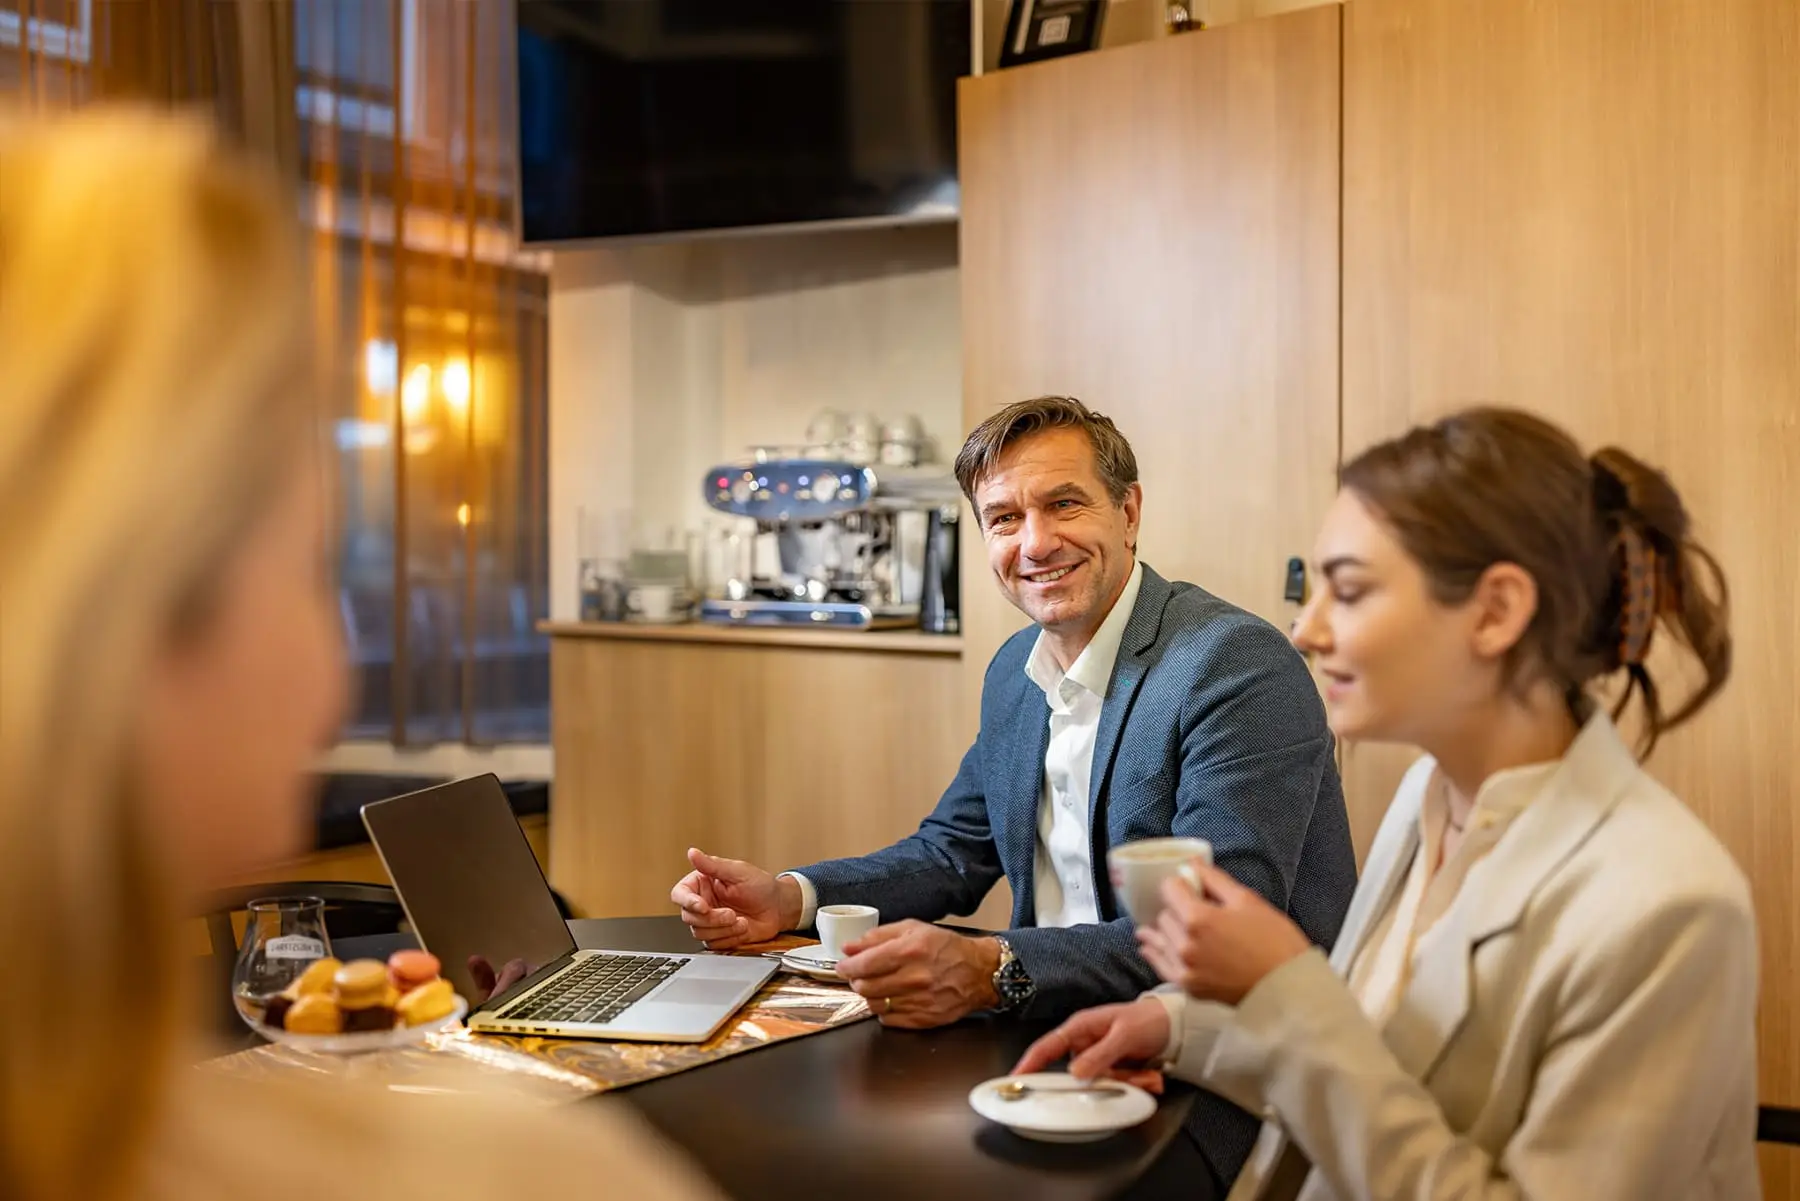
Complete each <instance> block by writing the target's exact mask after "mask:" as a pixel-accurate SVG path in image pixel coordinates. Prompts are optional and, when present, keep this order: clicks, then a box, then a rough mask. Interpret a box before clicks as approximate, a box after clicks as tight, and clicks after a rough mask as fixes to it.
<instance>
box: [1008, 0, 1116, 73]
mask: <svg viewBox="0 0 1800 1201" xmlns="http://www.w3.org/2000/svg"><path fill="white" fill-rule="evenodd" d="M1106 4H1107V0H1012V6H1011V8H1010V9H1008V11H1007V14H1006V40H1005V42H1003V43H1002V44H1001V46H1000V65H1001V66H1002V67H1014V66H1018V65H1019V64H1021V63H1035V62H1042V61H1043V60H1045V59H1049V58H1061V57H1063V56H1064V55H1065V54H1080V53H1081V52H1082V51H1083V50H1092V49H1094V48H1095V47H1097V46H1099V45H1100V27H1101V25H1102V24H1103V23H1104V22H1105V19H1106Z"/></svg>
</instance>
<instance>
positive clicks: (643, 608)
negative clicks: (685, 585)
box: [626, 584, 675, 622]
mask: <svg viewBox="0 0 1800 1201" xmlns="http://www.w3.org/2000/svg"><path fill="white" fill-rule="evenodd" d="M626 604H627V606H628V607H629V608H630V610H631V611H632V612H633V613H635V614H636V615H638V616H639V617H642V618H643V619H644V620H645V621H649V622H659V621H668V620H669V619H670V618H672V617H673V616H674V615H675V587H674V585H672V584H639V585H638V586H637V587H635V588H633V589H632V590H631V594H630V596H629V597H628V598H627V600H626Z"/></svg>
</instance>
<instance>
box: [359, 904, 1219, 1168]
mask: <svg viewBox="0 0 1800 1201" xmlns="http://www.w3.org/2000/svg"><path fill="white" fill-rule="evenodd" d="M569 929H570V931H571V932H572V933H573V934H574V936H575V941H576V943H577V944H579V945H580V946H583V947H595V948H600V949H604V950H618V951H691V950H693V949H694V943H693V941H692V940H691V939H690V938H689V937H688V935H687V931H686V929H685V928H684V927H683V926H682V924H681V921H680V919H678V918H676V917H673V916H670V917H651V918H608V919H588V920H577V921H572V922H570V923H569ZM409 943H410V940H408V939H404V938H401V937H398V936H396V937H384V938H364V939H348V938H346V939H339V940H336V944H335V945H334V948H333V949H334V951H336V953H337V954H339V955H340V956H343V957H349V958H353V957H356V956H361V955H370V956H376V957H385V956H386V955H387V954H389V953H391V952H392V951H393V950H395V949H397V948H399V947H400V946H403V945H408V944H409ZM1048 1028H1049V1027H1048V1026H1045V1025H1041V1024H1030V1023H1021V1022H1016V1021H1007V1020H1003V1019H972V1020H969V1021H965V1022H961V1023H958V1024H957V1025H955V1026H951V1027H949V1028H947V1029H943V1030H932V1031H907V1030H889V1029H886V1028H885V1027H883V1026H882V1025H881V1024H880V1023H878V1022H875V1021H866V1022H858V1023H856V1024H854V1025H852V1026H848V1027H845V1028H843V1029H839V1030H830V1031H826V1032H825V1033H822V1034H815V1035H811V1036H808V1037H806V1038H798V1039H793V1040H791V1041H789V1042H784V1043H778V1044H776V1045H774V1046H772V1047H767V1048H765V1049H763V1050H760V1051H753V1052H750V1053H748V1054H744V1055H738V1056H735V1057H734V1058H731V1059H727V1060H723V1061H721V1062H719V1063H715V1064H710V1065H708V1066H706V1067H703V1068H696V1069H693V1070H690V1071H687V1072H683V1073H680V1074H679V1075H675V1076H668V1077H664V1078H663V1079H661V1080H652V1081H650V1082H648V1083H645V1084H639V1085H635V1086H633V1087H631V1088H627V1089H622V1090H620V1091H618V1092H614V1093H607V1094H604V1095H602V1096H600V1097H598V1098H596V1099H595V1100H594V1101H592V1102H586V1104H597V1105H630V1106H631V1107H632V1108H633V1109H635V1110H636V1111H637V1112H638V1113H639V1114H640V1115H642V1116H643V1117H644V1118H646V1119H648V1120H649V1122H650V1123H651V1124H652V1125H653V1126H655V1127H656V1128H657V1129H658V1130H660V1131H662V1133H663V1134H664V1135H666V1136H667V1137H668V1138H669V1139H670V1140H671V1141H672V1142H674V1143H676V1144H677V1145H679V1146H681V1147H682V1148H684V1149H685V1150H687V1151H688V1152H689V1153H690V1154H691V1155H692V1156H693V1157H694V1158H695V1159H696V1160H697V1161H698V1162H699V1163H700V1165H701V1166H702V1167H703V1168H705V1169H706V1171H707V1172H708V1173H709V1174H710V1175H711V1176H712V1177H713V1179H714V1180H716V1181H717V1182H718V1183H719V1185H720V1186H721V1187H722V1188H723V1189H725V1191H727V1192H728V1193H730V1194H731V1195H732V1196H733V1197H736V1198H739V1199H740V1201H764V1199H768V1201H812V1199H814V1198H817V1199H819V1201H826V1199H828V1198H829V1199H838V1198H845V1197H850V1198H855V1199H856V1201H900V1199H902V1198H907V1199H911V1198H930V1199H932V1201H953V1199H957V1198H963V1197H979V1198H991V1199H993V1201H1024V1199H1025V1198H1030V1199H1031V1201H1089V1199H1096V1198H1112V1197H1118V1196H1121V1195H1122V1194H1125V1193H1127V1192H1128V1191H1129V1190H1130V1188H1131V1186H1132V1185H1133V1184H1134V1183H1135V1182H1137V1181H1138V1180H1139V1179H1140V1178H1141V1177H1142V1176H1143V1175H1144V1173H1145V1171H1146V1169H1148V1168H1149V1166H1150V1164H1151V1163H1152V1162H1154V1161H1155V1159H1156V1158H1157V1157H1158V1156H1159V1155H1160V1154H1161V1153H1162V1152H1163V1150H1164V1149H1165V1148H1166V1147H1167V1146H1168V1143H1169V1141H1170V1139H1171V1138H1173V1137H1174V1136H1175V1134H1176V1132H1177V1131H1178V1130H1179V1128H1180V1126H1181V1123H1182V1121H1183V1120H1184V1119H1185V1118H1186V1117H1187V1114H1188V1110H1189V1109H1190V1108H1191V1106H1192V1103H1193V1102H1192V1093H1191V1092H1189V1091H1187V1090H1185V1089H1182V1088H1180V1086H1172V1087H1171V1089H1170V1095H1169V1096H1168V1097H1166V1098H1165V1099H1164V1100H1163V1102H1162V1104H1161V1105H1160V1106H1159V1107H1158V1108H1157V1112H1156V1115H1155V1116H1154V1117H1152V1118H1151V1119H1150V1120H1149V1121H1148V1122H1145V1123H1144V1124H1143V1125H1142V1126H1139V1127H1136V1128H1134V1129H1132V1130H1128V1131H1125V1132H1123V1133H1121V1134H1118V1135H1115V1136H1114V1137H1112V1138H1110V1139H1107V1140H1106V1141H1104V1142H1099V1143H1087V1144H1079V1145H1056V1144H1047V1143H1038V1142H1032V1141H1029V1140H1027V1139H1022V1138H1020V1137H1018V1136H1017V1135H1014V1134H1012V1133H1011V1132H1009V1131H1007V1130H1005V1129H1003V1128H1002V1127H999V1126H996V1125H994V1124H993V1123H991V1122H988V1121H987V1120H985V1119H983V1118H982V1117H981V1116H979V1115H978V1114H976V1113H975V1111H974V1110H972V1109H971V1108H969V1100H968V1094H969V1090H970V1089H971V1088H973V1087H974V1086H975V1085H976V1084H979V1083H980V1082H981V1081H983V1080H986V1079H989V1078H990V1077H993V1076H1000V1075H1004V1074H1005V1073H1006V1072H1007V1070H1008V1069H1010V1068H1011V1067H1012V1065H1013V1063H1014V1062H1016V1061H1017V1059H1018V1056H1019V1054H1020V1053H1021V1052H1022V1051H1024V1049H1025V1047H1026V1046H1027V1045H1028V1044H1029V1043H1030V1042H1031V1040H1032V1039H1034V1038H1036V1037H1037V1036H1038V1035H1039V1034H1040V1033H1042V1032H1043V1031H1044V1030H1046V1029H1048Z"/></svg>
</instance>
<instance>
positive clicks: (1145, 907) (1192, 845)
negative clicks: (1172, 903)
mask: <svg viewBox="0 0 1800 1201" xmlns="http://www.w3.org/2000/svg"><path fill="white" fill-rule="evenodd" d="M1194 859H1204V860H1206V862H1208V863H1211V862H1212V843H1210V842H1208V841H1206V840H1205V839H1204V838H1146V839H1143V840H1141V841H1139V842H1127V843H1123V844H1121V845H1119V846H1116V847H1113V848H1112V849H1111V850H1109V851H1108V852H1106V873H1107V876H1108V877H1109V878H1110V879H1111V880H1112V886H1113V895H1114V896H1116V897H1118V898H1119V904H1120V905H1121V906H1123V907H1124V909H1125V912H1126V913H1127V914H1128V915H1130V917H1131V920H1132V921H1133V922H1135V923H1136V924H1138V925H1140V926H1148V925H1150V924H1151V923H1152V922H1154V921H1155V920H1156V919H1157V917H1158V916H1159V915H1160V914H1161V913H1162V911H1163V898H1162V886H1163V881H1164V880H1167V879H1169V878H1170V877H1171V876H1180V877H1181V878H1182V879H1183V880H1186V881H1187V882H1188V883H1189V884H1190V885H1191V886H1193V888H1194V889H1195V890H1198V889H1199V887H1200V877H1199V875H1198V874H1197V873H1196V872H1195V871H1194V869H1193V867H1192V866H1191V861H1192V860H1194Z"/></svg>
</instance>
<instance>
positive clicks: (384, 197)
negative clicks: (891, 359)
mask: <svg viewBox="0 0 1800 1201" xmlns="http://www.w3.org/2000/svg"><path fill="white" fill-rule="evenodd" d="M512 48H513V28H512V5H511V4H509V3H486V2H479V0H0V103H6V102H12V103H15V104H17V103H22V104H24V105H25V106H27V107H59V106H70V105H76V104H82V103H88V102H92V101H97V100H106V99H133V100H139V101H148V102H153V103H162V104H180V105H191V106H203V107H207V108H209V109H210V110H211V111H212V112H213V113H214V114H215V116H216V118H217V120H218V121H219V122H220V124H221V126H222V127H224V128H225V129H227V130H228V131H230V132H231V133H232V135H233V136H235V137H237V138H239V139H240V140H241V141H242V142H243V143H244V144H245V145H247V146H249V147H251V148H253V149H254V150H255V151H256V152H258V153H261V154H264V155H266V156H268V157H269V158H270V159H271V160H272V161H273V162H275V163H276V164H278V166H279V167H280V169H281V170H283V171H284V172H286V173H287V174H288V175H289V177H290V178H292V179H294V180H295V182H296V185H297V187H298V191H299V197H298V205H297V211H298V212H299V213H300V215H301V217H302V220H303V223H304V226H305V228H306V229H307V230H308V231H309V237H310V239H311V243H312V248H313V258H314V264H315V282H316V291H317V302H318V313H319V318H320V321H321V323H322V325H323V326H324V327H325V328H326V329H329V330H331V331H333V332H334V333H335V334H336V336H337V339H338V345H339V346H340V347H341V348H343V351H344V353H342V354H340V355H338V356H336V367H337V373H336V377H335V381H334V382H335V385H336V386H335V387H334V389H333V395H334V397H335V398H336V404H337V412H336V414H335V421H334V433H335V444H336V447H337V453H338V458H339V462H338V479H339V483H340V489H341V513H342V524H343V546H342V555H341V559H340V564H339V566H340V589H339V602H340V608H341V611H342V616H343V620H344V625H345V629H346V632H347V634H348V636H349V640H350V645H351V648H352V654H353V656H354V659H355V662H356V666H357V671H358V675H359V678H360V681H361V689H360V703H359V706H358V711H357V713H356V715H355V717H354V718H353V720H352V721H351V723H350V728H349V729H348V730H347V731H346V734H347V735H348V736H350V737H353V738H384V739H388V740H391V741H392V742H394V743H395V744H397V745H424V744H430V743H435V742H442V741H462V742H469V743H476V744H490V743H495V742H507V741H532V742H541V741H547V740H548V730H549V668H548V665H549V654H548V646H547V643H546V641H545V639H544V638H543V637H542V636H541V635H539V634H537V633H536V631H535V628H534V626H535V621H536V620H537V619H538V618H540V617H542V616H543V615H544V614H545V613H547V611H548V598H547V588H548V574H549V573H548V569H547V564H546V554H547V550H548V538H547V518H546V505H547V487H546V479H545V475H546V467H547V446H546V440H545V407H546V406H545V394H546V349H545V346H546V335H547V331H546V317H547V306H548V286H547V279H546V276H545V264H544V263H543V262H542V261H541V259H540V258H538V257H537V256H532V255H529V254H525V253H522V252H521V251H520V250H519V248H518V246H517V242H516V238H515V235H514V232H513V231H514V200H515V188H516V182H515V181H516V175H515V172H514V169H513V160H514V150H513V147H514V144H515V141H516V134H515V127H514V115H513V105H514V96H513V70H514V68H513V49H512ZM272 633H274V634H277V635H278V632H272Z"/></svg>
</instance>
